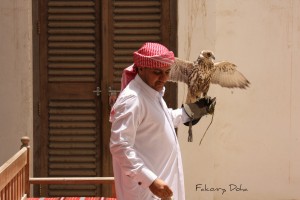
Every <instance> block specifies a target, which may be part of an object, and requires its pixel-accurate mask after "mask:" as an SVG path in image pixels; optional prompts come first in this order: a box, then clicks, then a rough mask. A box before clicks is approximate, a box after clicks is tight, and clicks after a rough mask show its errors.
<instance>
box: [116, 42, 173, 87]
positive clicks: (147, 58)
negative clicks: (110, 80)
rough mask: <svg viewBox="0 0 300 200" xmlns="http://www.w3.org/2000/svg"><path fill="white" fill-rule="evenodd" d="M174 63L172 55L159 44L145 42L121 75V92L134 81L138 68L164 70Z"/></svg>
mask: <svg viewBox="0 0 300 200" xmlns="http://www.w3.org/2000/svg"><path fill="white" fill-rule="evenodd" d="M173 62H174V53H173V52H172V51H169V50H168V49H167V48H166V47H165V46H163V45H161V44H159V43H152V42H147V43H145V44H144V45H143V46H142V47H141V48H140V49H139V50H138V51H136V52H134V53H133V63H134V64H132V65H130V66H129V67H127V68H125V69H124V70H123V73H122V80H121V90H123V89H124V88H125V87H126V86H127V85H128V83H129V82H130V81H131V80H133V79H134V77H135V76H136V74H137V68H138V67H149V68H165V67H168V66H170V65H171V64H172V63H173Z"/></svg>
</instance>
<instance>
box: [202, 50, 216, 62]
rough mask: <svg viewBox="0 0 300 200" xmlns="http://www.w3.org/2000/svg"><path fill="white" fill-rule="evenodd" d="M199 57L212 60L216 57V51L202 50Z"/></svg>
mask: <svg viewBox="0 0 300 200" xmlns="http://www.w3.org/2000/svg"><path fill="white" fill-rule="evenodd" d="M199 57H201V58H204V59H209V60H210V61H213V60H214V59H216V58H215V55H214V53H213V52H212V51H209V50H203V51H201V53H200V56H199Z"/></svg>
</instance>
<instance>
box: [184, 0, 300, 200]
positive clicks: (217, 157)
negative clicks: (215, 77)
mask: <svg viewBox="0 0 300 200" xmlns="http://www.w3.org/2000/svg"><path fill="white" fill-rule="evenodd" d="M178 2H179V5H178V8H179V28H178V30H179V40H178V41H179V57H181V58H185V59H191V60H194V59H196V57H197V56H198V54H199V52H200V51H201V50H202V49H211V50H213V51H214V52H215V55H216V58H217V60H230V61H233V62H235V63H236V64H237V65H238V69H239V70H240V71H241V72H243V73H244V74H245V75H246V76H247V78H248V79H249V80H250V81H251V87H250V88H249V89H248V90H244V91H242V90H231V89H224V88H221V87H219V86H213V87H211V89H210V92H209V95H211V96H216V97H217V106H216V111H215V116H214V120H213V123H212V125H211V127H210V128H209V130H208V132H207V134H206V136H205V138H204V141H203V143H202V145H201V146H199V145H198V143H199V141H200V139H201V137H202V135H203V133H204V131H205V129H206V128H207V126H208V124H209V123H210V120H211V117H206V118H204V119H201V121H200V123H199V124H198V125H196V126H195V127H194V129H193V130H194V142H193V143H188V142H187V128H186V127H184V126H181V127H180V128H179V138H180V143H181V148H182V153H183V160H184V169H185V185H186V196H187V199H188V200H198V199H201V200H210V199H216V200H218V199H222V200H223V199H230V200H234V199H237V200H240V199H243V200H247V199H249V200H255V199H263V200H266V199H272V200H273V199H300V190H299V188H300V171H299V169H300V156H299V152H300V141H299V139H300V138H299V137H300V123H299V119H300V106H299V103H298V102H300V86H299V85H300V77H299V76H300V64H299V63H300V10H299V9H300V1H299V0H286V1H284V0H275V1H274V0H265V1H261V0H239V1H237V0H212V1H207V0H179V1H178ZM185 94H186V88H185V87H184V86H183V85H180V86H179V97H178V98H179V99H178V100H179V104H181V103H182V102H183V101H184V96H185ZM197 184H198V190H196V186H197ZM200 184H202V185H200ZM230 184H235V185H237V186H238V187H240V185H242V189H244V190H247V191H237V190H238V189H233V188H234V186H233V185H231V189H233V190H232V191H230ZM205 185H206V188H207V189H209V190H218V191H201V188H202V189H204V190H205ZM200 187H201V188H200ZM218 188H219V189H218ZM222 189H225V190H226V192H225V193H223V191H224V190H222ZM222 193H223V194H222Z"/></svg>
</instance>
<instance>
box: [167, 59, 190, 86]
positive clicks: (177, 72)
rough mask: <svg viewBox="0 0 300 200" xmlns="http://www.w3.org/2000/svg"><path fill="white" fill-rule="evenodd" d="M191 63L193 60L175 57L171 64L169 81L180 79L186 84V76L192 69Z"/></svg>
mask: <svg viewBox="0 0 300 200" xmlns="http://www.w3.org/2000/svg"><path fill="white" fill-rule="evenodd" d="M193 65H194V64H193V62H190V61H186V60H181V59H179V58H175V61H174V63H173V64H172V66H171V71H170V79H169V81H172V82H178V81H180V82H184V83H186V84H188V77H189V75H190V73H191V71H192V69H193Z"/></svg>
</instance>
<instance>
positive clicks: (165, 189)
mask: <svg viewBox="0 0 300 200" xmlns="http://www.w3.org/2000/svg"><path fill="white" fill-rule="evenodd" d="M149 189H150V191H151V192H152V193H153V194H154V195H156V196H157V197H159V198H162V199H164V198H170V197H172V196H173V192H172V190H171V189H170V188H169V186H168V185H167V184H166V183H165V182H164V181H163V180H161V179H159V178H157V179H155V180H154V181H153V183H152V184H151V185H150V186H149Z"/></svg>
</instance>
